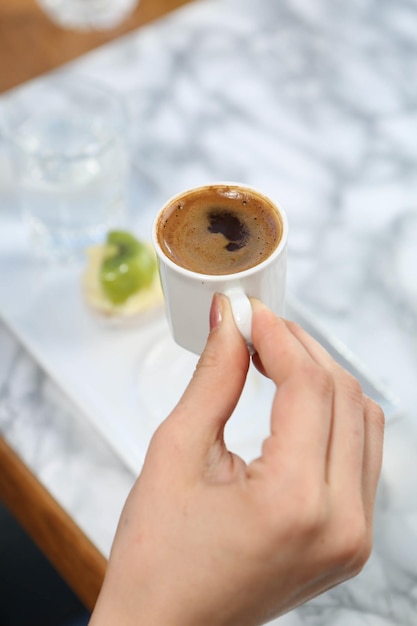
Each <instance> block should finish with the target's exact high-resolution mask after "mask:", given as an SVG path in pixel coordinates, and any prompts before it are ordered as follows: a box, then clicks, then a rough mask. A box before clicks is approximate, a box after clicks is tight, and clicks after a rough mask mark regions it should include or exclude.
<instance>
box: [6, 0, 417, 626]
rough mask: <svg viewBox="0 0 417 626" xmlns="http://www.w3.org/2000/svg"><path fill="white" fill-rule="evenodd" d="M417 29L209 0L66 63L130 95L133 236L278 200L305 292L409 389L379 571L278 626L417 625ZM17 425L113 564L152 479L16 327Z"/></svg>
mask: <svg viewBox="0 0 417 626" xmlns="http://www.w3.org/2000/svg"><path fill="white" fill-rule="evenodd" d="M416 33H417V3H416V2H415V0H408V1H406V0H397V2H395V3H394V2H388V1H381V0H379V1H378V0H367V1H365V2H364V1H359V0H352V2H350V3H345V2H341V0H334V1H333V2H326V1H325V0H291V1H290V0H282V1H279V2H278V0H257V2H256V3H254V2H249V0H197V1H196V2H195V3H192V4H190V5H187V6H186V7H184V8H182V9H180V10H179V11H177V12H175V13H173V14H171V15H169V16H167V17H166V18H164V19H163V20H161V21H159V22H157V23H154V24H153V25H151V26H148V27H145V28H143V29H140V30H139V31H137V32H134V33H132V34H130V35H128V36H127V37H124V38H122V39H119V40H117V41H115V42H113V43H112V44H110V45H107V46H105V47H103V48H101V49H98V50H96V51H94V52H93V53H90V54H89V55H87V56H85V57H83V58H81V59H79V60H77V61H76V62H75V63H73V64H71V65H70V66H68V67H65V68H62V69H61V70H59V73H65V72H70V73H72V74H78V75H83V76H87V77H91V78H94V79H96V80H100V81H102V82H103V83H105V84H107V85H108V86H110V87H112V88H114V89H116V90H117V91H118V92H120V93H121V94H122V95H123V97H124V98H125V100H126V103H127V105H128V108H129V115H130V129H131V132H130V140H131V150H132V193H131V207H130V212H131V218H130V219H131V223H132V225H135V224H141V223H142V222H143V220H144V219H145V218H146V215H147V216H150V215H151V214H153V213H154V211H155V210H156V209H157V208H158V206H159V205H160V204H161V202H162V201H163V200H165V199H166V198H167V197H169V196H171V195H172V194H173V193H176V192H177V191H180V190H182V189H183V188H185V187H188V186H191V185H194V184H200V183H206V182H207V181H212V180H239V181H242V182H245V183H249V184H253V185H256V186H257V187H259V188H261V189H262V190H263V191H264V192H265V193H267V194H270V195H271V196H273V197H275V198H279V199H280V202H281V203H282V205H283V206H284V207H285V209H286V211H287V214H288V218H289V222H290V227H291V233H290V241H289V270H288V289H289V292H290V293H292V294H293V295H294V296H296V297H297V298H298V300H299V301H300V302H302V304H303V306H304V307H305V308H306V310H308V311H309V313H311V314H312V315H313V316H314V317H315V319H317V320H319V321H320V325H321V327H322V328H325V329H326V331H327V332H328V333H330V334H331V335H333V336H336V337H338V338H339V339H340V340H341V341H342V342H343V343H344V344H346V345H347V346H348V347H349V348H350V350H351V351H352V352H353V354H354V355H355V356H356V357H357V358H358V359H360V360H361V361H362V362H363V363H364V364H365V365H366V367H367V368H368V369H369V371H371V372H372V375H373V376H374V377H375V378H376V379H378V380H380V381H382V383H383V384H384V385H386V386H387V387H388V388H389V389H390V390H391V391H392V393H393V394H394V395H395V396H396V397H398V402H399V407H400V410H399V412H398V415H397V418H396V419H395V420H390V421H389V423H388V425H387V430H386V440H385V453H384V464H383V471H382V479H381V485H380V490H379V497H378V505H377V511H376V517H375V544H374V550H373V554H372V556H371V558H370V560H369V562H368V564H367V565H366V567H365V568H364V570H363V572H362V573H361V574H360V575H359V576H358V577H356V578H355V579H353V580H351V581H349V582H347V583H345V584H343V585H341V586H339V587H337V588H336V589H334V590H332V591H330V592H328V593H326V594H324V595H322V596H320V597H319V598H317V599H315V600H313V601H311V602H309V603H307V604H306V605H304V606H302V607H300V608H298V609H297V610H295V611H293V612H292V613H290V614H288V615H286V616H284V617H282V618H280V619H278V620H276V622H274V623H276V624H279V625H280V626H301V625H303V626H304V625H306V626H352V625H354V626H361V625H362V624H363V625H364V626H365V625H366V626H415V625H417V453H416V452H417V408H416V407H417V321H416V320H417V82H416V80H415V77H416V74H417V37H416ZM49 79H50V77H49V76H45V77H42V78H41V79H40V80H42V81H45V82H46V83H47V81H48V80H49ZM0 106H1V98H0ZM6 156H7V154H6V150H5V146H4V145H2V144H1V143H0V161H1V167H0V172H1V173H0V225H1V220H2V219H6V218H7V216H9V215H10V213H11V212H12V211H15V202H16V199H15V194H14V188H13V184H12V182H11V177H10V172H9V170H8V166H7V161H6ZM144 214H146V215H145V218H144ZM146 219H147V218H146ZM146 219H145V221H146ZM1 313H2V312H1V310H0V315H1ZM0 433H1V434H2V435H3V436H4V437H5V438H6V440H7V441H8V442H9V444H10V445H11V446H12V447H13V448H14V449H15V450H16V451H17V452H18V454H19V455H21V457H22V458H23V459H24V461H25V462H26V463H27V465H28V467H30V469H31V470H32V471H33V472H34V474H35V475H36V476H37V477H38V478H39V479H40V480H41V482H42V483H43V484H44V485H45V486H46V487H47V488H48V489H49V490H50V492H51V493H52V494H53V495H54V496H55V497H56V499H57V500H58V501H59V502H60V503H61V504H62V506H63V507H64V508H65V509H66V510H67V511H68V512H69V513H70V515H71V516H72V517H73V518H74V519H75V520H76V522H77V523H78V524H79V525H80V527H81V528H82V529H83V530H84V531H85V532H86V533H87V535H88V536H89V537H90V538H91V539H92V541H93V542H94V543H95V544H96V545H97V546H98V548H99V549H100V550H101V551H102V552H103V553H104V554H105V555H107V554H108V552H109V549H110V545H111V541H112V537H113V534H114V531H115V527H116V524H117V520H118V516H119V513H120V510H121V507H122V505H123V502H124V499H125V497H126V495H127V493H128V491H129V489H130V487H131V485H132V483H133V481H134V479H135V474H134V472H133V471H132V469H131V468H130V467H129V466H128V465H127V464H126V463H124V461H123V459H121V458H120V456H118V455H116V454H115V453H114V451H113V449H112V448H111V447H110V446H109V445H108V443H107V442H106V441H105V440H104V439H103V438H102V437H100V436H99V434H98V433H97V431H96V430H95V429H94V428H93V427H92V425H91V424H90V423H89V421H88V420H87V419H85V416H84V415H83V414H82V412H80V411H79V409H78V408H77V406H76V403H75V402H74V401H73V399H72V398H69V397H67V396H66V395H65V394H64V393H63V392H62V391H61V390H60V388H59V386H58V385H57V384H56V382H55V381H54V380H53V379H52V378H51V377H50V376H49V375H48V374H47V373H46V372H45V371H44V370H43V369H42V368H41V367H40V366H39V364H38V363H37V361H36V359H35V358H33V357H32V356H31V355H30V354H29V353H28V352H27V351H26V349H25V348H24V347H23V345H22V343H21V341H20V339H19V337H18V336H16V335H15V334H13V333H12V332H11V331H10V329H9V328H8V325H7V324H6V323H1V322H0Z"/></svg>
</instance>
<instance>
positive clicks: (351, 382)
mask: <svg viewBox="0 0 417 626" xmlns="http://www.w3.org/2000/svg"><path fill="white" fill-rule="evenodd" d="M342 372H343V373H342V375H341V383H342V385H343V388H344V391H345V393H346V394H347V396H348V397H349V398H350V400H351V401H352V402H354V403H355V404H360V405H362V404H363V398H364V396H363V392H362V387H361V384H360V383H359V381H358V379H357V378H355V377H354V376H352V374H350V373H349V372H346V371H345V370H342Z"/></svg>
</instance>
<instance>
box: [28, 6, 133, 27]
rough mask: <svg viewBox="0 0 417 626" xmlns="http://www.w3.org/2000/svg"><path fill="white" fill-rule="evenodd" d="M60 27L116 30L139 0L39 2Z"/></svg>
mask: <svg viewBox="0 0 417 626" xmlns="http://www.w3.org/2000/svg"><path fill="white" fill-rule="evenodd" d="M37 2H38V4H39V6H40V7H41V8H42V9H43V10H44V11H45V13H46V14H47V15H48V16H49V17H50V19H51V20H52V21H54V22H55V23H56V24H58V25H59V26H62V27H63V28H69V29H75V30H86V31H88V30H105V29H109V28H115V27H116V26H118V25H119V24H120V23H121V22H122V21H123V20H124V19H126V18H127V17H128V16H129V15H130V13H132V12H133V11H134V9H135V8H136V6H137V4H138V0H37Z"/></svg>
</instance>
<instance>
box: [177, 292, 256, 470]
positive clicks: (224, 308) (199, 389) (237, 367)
mask: <svg viewBox="0 0 417 626" xmlns="http://www.w3.org/2000/svg"><path fill="white" fill-rule="evenodd" d="M210 329H211V330H210V334H209V337H208V340H207V343H206V347H205V349H204V351H203V353H202V355H201V357H200V360H199V362H198V364H197V368H196V370H195V372H194V375H193V378H192V379H191V381H190V383H189V385H188V387H187V389H186V390H185V392H184V394H183V396H182V398H181V400H180V401H179V403H178V405H177V406H176V407H175V409H174V411H173V412H172V413H171V415H170V416H169V417H168V419H167V421H168V422H171V426H174V424H173V422H175V428H176V429H178V428H180V429H181V435H182V441H183V443H184V445H185V446H186V451H187V454H190V453H192V451H194V452H196V453H199V455H203V456H205V455H206V454H207V452H208V450H209V449H210V447H211V446H212V445H213V443H215V442H216V441H219V440H221V441H222V440H223V430H224V427H225V425H226V422H227V420H228V419H229V417H230V416H231V414H232V413H233V410H234V409H235V407H236V404H237V402H238V400H239V398H240V395H241V393H242V390H243V387H244V384H245V380H246V375H247V372H248V367H249V354H248V349H247V347H246V343H245V340H244V339H243V337H242V335H241V334H240V332H239V331H238V329H237V327H236V324H235V321H234V318H233V313H232V310H231V307H230V303H229V300H228V299H227V297H226V296H224V295H222V294H215V296H214V298H213V302H212V305H211V311H210ZM200 458H201V456H200Z"/></svg>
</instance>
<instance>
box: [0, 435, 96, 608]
mask: <svg viewBox="0 0 417 626" xmlns="http://www.w3.org/2000/svg"><path fill="white" fill-rule="evenodd" d="M0 467H1V472H0V499H1V500H2V501H3V502H4V504H5V506H6V507H7V508H8V509H9V511H10V513H11V514H12V515H14V517H15V518H16V519H17V520H18V521H19V523H20V524H21V526H22V527H23V528H24V529H25V530H26V532H27V533H28V535H29V536H30V537H31V538H32V539H33V541H34V542H35V543H36V545H37V546H38V547H39V548H40V549H41V550H42V552H43V553H44V554H45V556H46V557H47V558H48V560H49V561H50V562H51V563H52V565H53V566H54V567H55V569H56V570H57V571H58V572H59V573H60V574H61V576H62V577H63V579H64V580H65V581H66V582H67V584H68V585H69V587H71V589H72V590H73V591H74V593H75V594H76V595H77V596H78V598H79V599H80V600H81V602H82V603H83V604H84V605H85V607H86V608H87V609H88V610H90V611H91V610H92V609H93V608H94V605H95V603H96V600H97V596H98V593H99V591H100V588H101V585H102V582H103V578H104V572H105V569H106V564H107V561H106V559H105V557H104V556H103V555H102V554H101V552H100V551H99V550H98V549H97V548H96V547H95V546H94V544H93V543H92V542H91V541H90V540H89V539H88V537H87V536H86V535H85V534H84V533H83V532H82V530H81V529H80V528H79V527H78V526H77V524H76V523H75V522H74V520H73V519H72V518H71V517H70V516H69V515H68V513H66V512H65V511H64V509H63V508H62V507H61V506H60V505H59V504H58V502H57V501H56V500H55V499H54V498H53V497H52V495H51V494H50V493H49V492H48V491H47V490H46V489H45V487H44V486H43V485H42V484H41V483H40V482H39V481H38V479H37V478H36V477H35V476H34V475H33V474H32V472H31V471H30V470H29V469H28V468H27V466H26V465H25V464H24V462H23V461H22V460H21V459H20V457H19V456H18V455H17V454H16V452H15V451H14V450H12V448H11V447H10V446H9V445H8V443H7V442H6V441H5V440H4V438H3V437H0Z"/></svg>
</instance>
